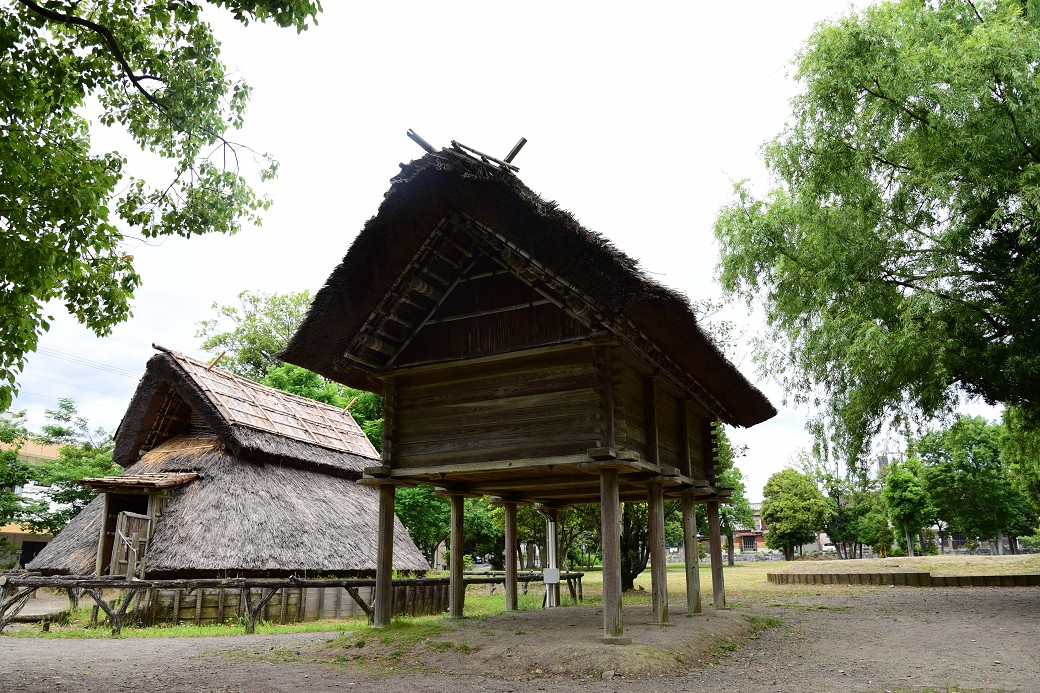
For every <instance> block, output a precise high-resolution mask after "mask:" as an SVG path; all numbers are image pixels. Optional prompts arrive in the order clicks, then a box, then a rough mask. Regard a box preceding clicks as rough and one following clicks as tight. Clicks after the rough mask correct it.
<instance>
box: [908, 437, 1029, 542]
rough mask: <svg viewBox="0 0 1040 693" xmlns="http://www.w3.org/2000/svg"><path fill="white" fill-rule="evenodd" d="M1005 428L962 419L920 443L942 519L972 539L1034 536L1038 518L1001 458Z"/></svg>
mask: <svg viewBox="0 0 1040 693" xmlns="http://www.w3.org/2000/svg"><path fill="white" fill-rule="evenodd" d="M1001 428H1002V427H1001V426H999V425H996V424H990V423H988V422H987V421H986V420H985V419H983V418H982V417H969V416H961V417H959V418H958V419H957V420H956V421H955V422H954V423H953V424H952V425H951V426H950V427H949V428H947V429H945V430H942V431H938V432H935V433H931V434H928V435H926V436H924V437H923V438H921V439H920V440H919V441H917V442H916V443H915V444H914V449H915V450H916V451H917V453H918V455H920V458H921V461H922V463H923V464H924V474H923V478H924V481H925V483H926V485H927V488H928V495H929V497H930V498H931V501H932V503H933V504H934V506H935V507H936V509H937V511H938V512H937V514H938V516H939V517H942V518H944V519H945V520H947V521H948V522H949V525H950V528H951V529H952V530H953V531H955V532H961V533H963V534H965V535H966V536H969V537H979V538H982V539H997V538H998V536H999V535H1001V534H1005V533H1006V534H1008V535H1009V536H1010V537H1011V539H1012V542H1011V544H1012V546H1014V544H1015V542H1014V539H1015V537H1017V536H1019V535H1021V534H1026V535H1028V534H1031V533H1032V529H1033V522H1034V521H1035V516H1034V515H1032V513H1030V512H1029V510H1028V508H1027V503H1026V499H1025V497H1024V496H1023V495H1022V493H1021V492H1020V491H1019V489H1018V488H1017V487H1016V486H1015V484H1014V482H1013V481H1012V478H1011V476H1010V475H1009V474H1008V472H1007V469H1006V468H1005V466H1004V464H1003V463H1002V461H1001V458H1000V438H1001Z"/></svg>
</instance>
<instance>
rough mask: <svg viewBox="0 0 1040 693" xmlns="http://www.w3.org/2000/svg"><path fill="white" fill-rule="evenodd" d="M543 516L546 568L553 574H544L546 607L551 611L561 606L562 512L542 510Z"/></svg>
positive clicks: (550, 509)
mask: <svg viewBox="0 0 1040 693" xmlns="http://www.w3.org/2000/svg"><path fill="white" fill-rule="evenodd" d="M542 514H543V515H545V559H546V560H545V568H546V569H548V571H549V572H550V573H551V574H550V575H546V572H545V571H544V570H543V571H542V574H543V581H544V582H545V605H546V606H547V607H549V608H550V609H551V608H553V607H557V606H559V605H560V531H559V527H560V525H559V520H560V510H559V508H542ZM552 573H554V575H553V574H552ZM546 578H549V579H546ZM551 580H555V582H552V581H551Z"/></svg>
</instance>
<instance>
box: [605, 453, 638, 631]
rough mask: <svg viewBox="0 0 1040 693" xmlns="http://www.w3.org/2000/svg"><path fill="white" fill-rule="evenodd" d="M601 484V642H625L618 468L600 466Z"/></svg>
mask: <svg viewBox="0 0 1040 693" xmlns="http://www.w3.org/2000/svg"><path fill="white" fill-rule="evenodd" d="M599 484H600V487H599V488H600V491H599V493H600V521H601V524H602V527H601V532H600V536H601V537H602V539H603V641H604V642H608V643H614V644H627V643H629V642H631V640H630V639H628V638H625V637H623V636H624V633H625V626H624V622H623V621H622V614H621V499H620V497H619V495H618V471H617V470H616V469H602V470H600V473H599Z"/></svg>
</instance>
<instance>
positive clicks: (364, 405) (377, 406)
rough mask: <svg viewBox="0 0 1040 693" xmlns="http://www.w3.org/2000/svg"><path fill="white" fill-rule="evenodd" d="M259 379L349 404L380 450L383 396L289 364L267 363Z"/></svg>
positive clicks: (311, 396) (339, 404)
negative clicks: (276, 364)
mask: <svg viewBox="0 0 1040 693" xmlns="http://www.w3.org/2000/svg"><path fill="white" fill-rule="evenodd" d="M260 382H261V383H263V384H264V385H267V386H268V387H273V388H275V389H277V390H282V391H283V392H291V393H292V394H294V395H299V396H301V397H307V398H309V399H314V400H317V401H319V402H324V403H325V404H331V405H333V406H336V407H347V406H348V405H349V406H350V415H351V416H353V417H354V420H355V421H357V423H358V425H359V426H361V430H362V431H364V432H365V435H366V436H368V439H369V440H370V441H372V444H373V445H374V446H375V448H376V450H382V448H383V398H382V397H380V396H379V395H377V394H375V393H372V392H365V391H364V390H355V389H354V388H352V387H347V386H346V385H340V384H339V383H334V382H332V381H331V380H326V379H325V378H323V377H321V376H320V375H318V374H317V373H315V372H313V371H309V370H307V369H306V368H300V367H299V366H295V365H293V364H291V363H283V364H281V365H280V366H269V367H268V368H267V375H265V376H264V377H263V378H262V379H261V380H260ZM355 398H356V401H355ZM352 403H353V404H352Z"/></svg>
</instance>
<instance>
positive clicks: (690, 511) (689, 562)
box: [682, 491, 701, 615]
mask: <svg viewBox="0 0 1040 693" xmlns="http://www.w3.org/2000/svg"><path fill="white" fill-rule="evenodd" d="M682 521H683V551H684V553H685V554H686V613H687V615H692V614H699V613H701V553H700V551H701V549H700V545H699V544H698V542H697V503H696V501H695V499H694V494H693V492H692V491H687V492H686V493H684V494H683V495H682Z"/></svg>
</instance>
